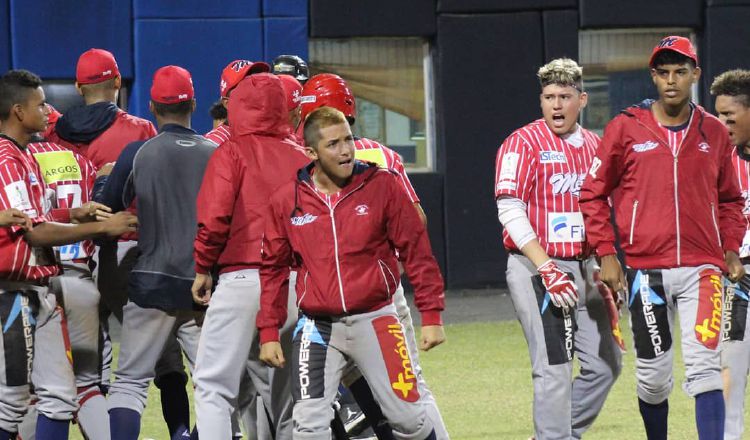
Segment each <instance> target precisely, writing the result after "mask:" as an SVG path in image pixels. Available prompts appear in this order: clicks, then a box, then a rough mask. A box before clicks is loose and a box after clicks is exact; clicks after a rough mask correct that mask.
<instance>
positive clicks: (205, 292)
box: [190, 273, 214, 306]
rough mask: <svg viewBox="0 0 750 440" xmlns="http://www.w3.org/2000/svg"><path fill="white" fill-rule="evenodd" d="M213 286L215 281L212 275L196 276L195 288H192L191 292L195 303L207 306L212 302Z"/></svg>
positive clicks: (201, 274)
mask: <svg viewBox="0 0 750 440" xmlns="http://www.w3.org/2000/svg"><path fill="white" fill-rule="evenodd" d="M213 285H214V280H213V279H212V278H211V274H206V273H197V274H195V280H193V287H191V288H190V291H191V292H192V293H193V301H195V302H196V303H197V304H200V305H202V306H207V305H208V302H209V301H211V288H212V287H213Z"/></svg>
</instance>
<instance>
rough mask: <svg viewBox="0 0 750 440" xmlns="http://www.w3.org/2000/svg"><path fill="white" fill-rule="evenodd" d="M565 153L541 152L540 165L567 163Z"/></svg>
mask: <svg viewBox="0 0 750 440" xmlns="http://www.w3.org/2000/svg"><path fill="white" fill-rule="evenodd" d="M567 161H568V160H567V158H566V157H565V153H561V152H559V151H542V152H540V153H539V162H540V163H567Z"/></svg>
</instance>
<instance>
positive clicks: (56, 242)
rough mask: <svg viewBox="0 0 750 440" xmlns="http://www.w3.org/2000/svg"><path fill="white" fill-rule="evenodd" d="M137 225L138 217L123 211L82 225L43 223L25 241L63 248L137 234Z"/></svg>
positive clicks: (30, 232) (28, 233) (34, 244)
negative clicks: (132, 233) (94, 240)
mask: <svg viewBox="0 0 750 440" xmlns="http://www.w3.org/2000/svg"><path fill="white" fill-rule="evenodd" d="M137 225H138V219H137V218H136V216H134V215H133V214H131V213H129V212H124V211H123V212H118V213H117V214H115V215H113V216H112V217H110V218H108V219H106V220H104V221H101V222H90V223H81V224H64V223H55V222H43V223H40V224H38V225H36V226H34V227H33V229H31V231H28V232H26V233H25V234H24V239H25V240H26V241H27V242H29V244H31V245H32V246H39V247H51V246H62V245H66V244H72V243H77V242H79V241H81V240H87V239H96V238H104V237H109V238H116V237H119V236H120V235H122V234H124V233H126V232H135V230H136V226H137Z"/></svg>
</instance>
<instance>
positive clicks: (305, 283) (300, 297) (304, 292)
mask: <svg viewBox="0 0 750 440" xmlns="http://www.w3.org/2000/svg"><path fill="white" fill-rule="evenodd" d="M308 275H310V271H307V270H306V271H305V276H304V277H302V293H301V294H300V296H299V298H298V299H297V308H299V306H300V304H302V300H303V299H305V295H306V294H307V277H308Z"/></svg>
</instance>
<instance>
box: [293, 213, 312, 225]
mask: <svg viewBox="0 0 750 440" xmlns="http://www.w3.org/2000/svg"><path fill="white" fill-rule="evenodd" d="M317 218H318V216H317V215H312V214H305V215H300V216H297V217H292V220H291V221H292V225H293V226H304V225H306V224H309V223H312V222H314V221H315V220H316V219H317Z"/></svg>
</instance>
